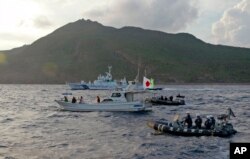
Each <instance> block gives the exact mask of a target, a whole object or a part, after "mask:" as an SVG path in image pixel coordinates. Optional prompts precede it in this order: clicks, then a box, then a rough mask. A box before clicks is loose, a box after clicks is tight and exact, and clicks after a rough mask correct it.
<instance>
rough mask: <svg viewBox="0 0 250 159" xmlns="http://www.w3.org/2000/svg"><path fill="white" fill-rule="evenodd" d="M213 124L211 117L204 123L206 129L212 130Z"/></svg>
mask: <svg viewBox="0 0 250 159" xmlns="http://www.w3.org/2000/svg"><path fill="white" fill-rule="evenodd" d="M211 123H212V122H211V119H210V116H207V120H206V121H205V123H204V125H205V127H206V129H211Z"/></svg>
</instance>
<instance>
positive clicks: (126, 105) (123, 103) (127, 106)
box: [56, 91, 152, 112]
mask: <svg viewBox="0 0 250 159" xmlns="http://www.w3.org/2000/svg"><path fill="white" fill-rule="evenodd" d="M136 93H141V92H127V91H114V92H112V93H111V96H110V97H109V98H105V99H103V100H102V101H101V102H100V103H97V102H96V103H77V102H76V103H71V102H65V101H64V100H56V102H57V103H58V104H59V105H60V106H61V107H62V109H63V110H67V111H82V112H89V111H108V112H117V111H119V112H143V111H152V105H151V103H150V102H149V101H147V100H143V101H139V100H137V101H134V94H136Z"/></svg>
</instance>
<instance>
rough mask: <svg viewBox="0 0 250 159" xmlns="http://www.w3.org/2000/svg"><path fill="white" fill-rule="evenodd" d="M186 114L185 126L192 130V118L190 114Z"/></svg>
mask: <svg viewBox="0 0 250 159" xmlns="http://www.w3.org/2000/svg"><path fill="white" fill-rule="evenodd" d="M186 114H187V116H186V117H185V120H184V124H187V127H188V128H191V127H192V124H193V121H192V118H191V116H190V113H189V112H188V111H187V112H186Z"/></svg>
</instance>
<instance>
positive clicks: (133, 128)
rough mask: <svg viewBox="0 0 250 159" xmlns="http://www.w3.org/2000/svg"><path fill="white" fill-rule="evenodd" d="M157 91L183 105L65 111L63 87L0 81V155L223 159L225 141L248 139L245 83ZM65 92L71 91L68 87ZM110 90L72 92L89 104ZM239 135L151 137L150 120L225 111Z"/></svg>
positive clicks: (13, 158) (249, 97)
mask: <svg viewBox="0 0 250 159" xmlns="http://www.w3.org/2000/svg"><path fill="white" fill-rule="evenodd" d="M164 87H166V89H165V90H164V91H161V92H156V94H157V93H158V94H159V95H164V96H170V95H174V96H175V95H177V94H178V93H180V94H181V95H185V96H186V105H184V106H155V107H153V112H150V113H122V112H120V113H119V112H113V113H112V112H86V113H85V112H67V111H62V110H60V107H59V105H57V103H55V102H54V100H55V99H60V98H62V97H63V96H62V93H64V92H65V90H66V89H68V87H67V86H65V85H0V92H1V96H0V158H4V159H19V158H20V159H29V158H31V159H33V158H34V159H50V158H53V159H57V158H58V159H59V158H61V159H68V158H69V159H103V158H108V159H109V158H115V159H154V158H156V159H166V158H168V159H172V158H173V159H175V158H176V159H185V158H186V159H227V158H229V143H230V142H250V106H249V105H250V86H249V85H170V86H164ZM68 92H70V91H68ZM109 93H110V91H89V90H86V91H73V94H74V95H75V96H77V97H79V96H81V95H82V96H83V97H84V100H85V101H87V102H93V101H94V100H95V97H96V95H99V96H100V97H101V98H104V97H106V96H108V95H109ZM227 107H231V108H232V110H233V111H234V113H235V115H236V116H237V117H236V118H232V120H231V122H232V123H233V125H234V127H235V129H236V130H237V131H238V133H237V134H236V135H234V136H232V137H230V138H219V137H180V136H171V135H153V134H152V132H154V131H153V130H152V129H150V128H149V127H147V125H146V122H147V121H149V120H155V119H161V118H165V119H167V120H172V119H173V117H174V115H175V114H181V115H183V116H184V115H185V112H186V111H190V112H191V115H192V116H193V118H194V117H195V114H196V113H199V114H204V115H206V114H213V115H216V114H221V113H225V112H226V109H227Z"/></svg>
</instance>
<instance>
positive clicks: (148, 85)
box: [143, 77, 154, 89]
mask: <svg viewBox="0 0 250 159" xmlns="http://www.w3.org/2000/svg"><path fill="white" fill-rule="evenodd" d="M153 87H154V84H153V80H152V79H151V80H150V79H148V78H146V77H143V88H144V89H147V88H153Z"/></svg>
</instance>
